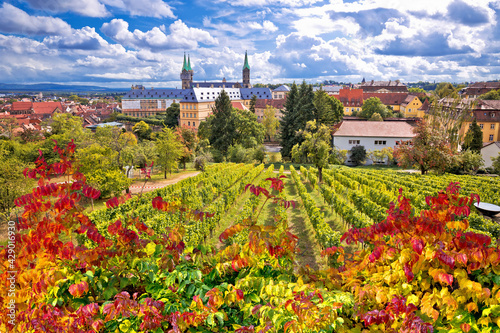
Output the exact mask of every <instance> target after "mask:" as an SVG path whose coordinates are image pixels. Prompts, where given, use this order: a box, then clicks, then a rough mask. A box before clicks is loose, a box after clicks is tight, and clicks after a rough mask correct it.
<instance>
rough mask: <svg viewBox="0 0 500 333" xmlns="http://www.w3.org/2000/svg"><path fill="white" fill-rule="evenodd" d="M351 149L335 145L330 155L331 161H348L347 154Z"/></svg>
mask: <svg viewBox="0 0 500 333" xmlns="http://www.w3.org/2000/svg"><path fill="white" fill-rule="evenodd" d="M348 154H349V151H348V150H346V149H338V148H337V147H333V150H332V153H331V155H330V163H332V164H340V165H343V164H345V162H346V161H347V156H348Z"/></svg>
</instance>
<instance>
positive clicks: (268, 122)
mask: <svg viewBox="0 0 500 333" xmlns="http://www.w3.org/2000/svg"><path fill="white" fill-rule="evenodd" d="M262 125H263V126H264V128H265V129H266V135H267V137H268V139H269V141H271V140H272V138H273V137H274V136H275V135H276V131H277V130H278V127H279V125H280V121H279V120H278V119H277V118H276V109H275V108H274V107H272V106H271V105H267V106H266V109H265V110H264V118H262Z"/></svg>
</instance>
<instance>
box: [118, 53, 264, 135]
mask: <svg viewBox="0 0 500 333" xmlns="http://www.w3.org/2000/svg"><path fill="white" fill-rule="evenodd" d="M193 77H194V71H193V69H192V68H191V58H190V57H189V55H188V57H187V59H186V55H184V63H183V65H182V70H181V74H180V78H181V81H182V86H181V87H182V88H181V89H177V88H160V89H154V88H151V89H145V88H144V86H142V85H137V86H132V89H131V90H130V91H129V92H128V93H127V94H126V95H125V96H124V97H123V98H122V112H123V114H125V115H128V116H133V117H148V116H154V115H156V114H158V113H164V112H166V109H167V108H168V107H169V106H170V105H172V103H179V105H180V117H179V125H181V126H185V127H189V128H193V129H195V130H196V129H198V127H199V125H200V122H202V121H204V120H205V119H206V118H207V117H209V116H210V114H211V113H212V112H213V107H214V104H215V100H216V99H217V97H218V96H219V94H220V93H221V92H222V90H224V91H225V92H226V93H227V95H228V96H229V99H230V100H231V102H232V103H233V106H234V107H240V108H243V109H248V107H249V106H250V101H251V99H252V97H253V96H256V98H257V100H268V99H269V100H271V99H272V93H271V90H270V89H269V88H253V87H252V85H251V84H250V65H249V64H248V54H247V52H245V60H244V64H243V69H242V81H241V83H240V82H227V81H226V79H225V78H224V79H222V81H217V82H216V81H212V82H207V81H203V82H196V81H194V80H193Z"/></svg>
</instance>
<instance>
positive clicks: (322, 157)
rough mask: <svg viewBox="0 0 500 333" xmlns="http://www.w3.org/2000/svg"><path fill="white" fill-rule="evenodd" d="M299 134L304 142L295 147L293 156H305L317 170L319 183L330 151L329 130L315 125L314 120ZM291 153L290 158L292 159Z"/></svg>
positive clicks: (320, 125)
mask: <svg viewBox="0 0 500 333" xmlns="http://www.w3.org/2000/svg"><path fill="white" fill-rule="evenodd" d="M300 134H301V135H302V136H303V137H304V141H303V142H302V143H301V144H300V145H298V144H297V145H295V146H294V147H293V149H292V151H293V153H295V155H297V154H299V155H300V156H306V157H307V160H308V162H309V163H312V164H314V166H315V167H316V168H317V169H318V182H319V183H321V182H322V181H323V168H325V167H327V166H328V158H329V156H330V151H331V150H332V147H331V141H332V140H331V139H332V136H331V134H330V129H329V128H328V127H327V126H326V125H323V124H317V123H316V120H312V121H309V122H307V124H306V128H305V130H304V131H301V133H300ZM293 153H292V157H294V156H293V155H294V154H293ZM300 158H301V157H299V159H300ZM294 159H295V158H294Z"/></svg>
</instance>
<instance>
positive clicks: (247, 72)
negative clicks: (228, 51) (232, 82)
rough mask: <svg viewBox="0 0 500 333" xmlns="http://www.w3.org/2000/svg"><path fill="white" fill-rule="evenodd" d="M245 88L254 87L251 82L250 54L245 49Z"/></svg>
mask: <svg viewBox="0 0 500 333" xmlns="http://www.w3.org/2000/svg"><path fill="white" fill-rule="evenodd" d="M242 83H243V88H252V85H251V84H250V66H249V65H248V55H247V51H245V63H244V64H243V82H242Z"/></svg>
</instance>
